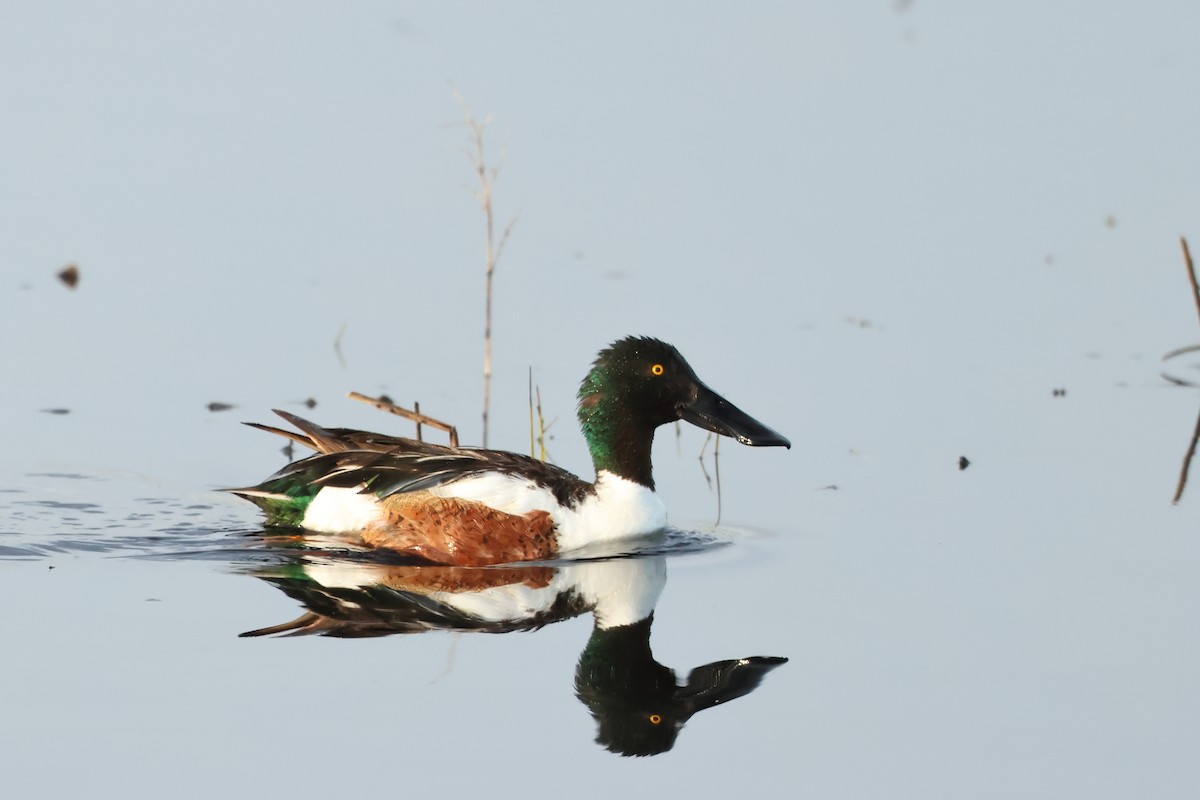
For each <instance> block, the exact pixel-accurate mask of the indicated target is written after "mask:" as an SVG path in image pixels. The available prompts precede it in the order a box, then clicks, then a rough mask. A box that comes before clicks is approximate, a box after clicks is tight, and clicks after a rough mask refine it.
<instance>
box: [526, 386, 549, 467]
mask: <svg viewBox="0 0 1200 800" xmlns="http://www.w3.org/2000/svg"><path fill="white" fill-rule="evenodd" d="M535 397H536V398H537V399H536V401H535V400H534V398H535ZM535 410H536V412H537V427H536V428H535V427H534V420H533V415H534V411H535ZM547 427H549V426H548V425H546V418H545V417H543V416H542V389H541V387H540V386H534V385H533V367H530V368H529V457H530V458H536V459H537V460H539V461H545V460H546V458H547V455H546V428H547ZM535 430H536V431H537V433H536V435H535V434H534V431H535Z"/></svg>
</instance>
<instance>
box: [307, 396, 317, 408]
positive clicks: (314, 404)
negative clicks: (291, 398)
mask: <svg viewBox="0 0 1200 800" xmlns="http://www.w3.org/2000/svg"><path fill="white" fill-rule="evenodd" d="M304 407H305V408H316V407H317V401H316V399H314V398H312V397H310V398H308V399H307V400H305V401H304Z"/></svg>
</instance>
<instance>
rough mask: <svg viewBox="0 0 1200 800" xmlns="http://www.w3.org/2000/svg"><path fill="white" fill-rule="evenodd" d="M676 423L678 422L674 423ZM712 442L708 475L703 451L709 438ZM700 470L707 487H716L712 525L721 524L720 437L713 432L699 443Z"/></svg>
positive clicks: (706, 448) (706, 447)
mask: <svg viewBox="0 0 1200 800" xmlns="http://www.w3.org/2000/svg"><path fill="white" fill-rule="evenodd" d="M676 424H678V423H676ZM710 439H711V440H712V442H713V474H712V477H709V474H708V467H706V466H704V452H705V451H706V450H708V442H709V440H710ZM699 461H700V471H701V472H702V473H704V482H705V483H707V484H708V488H709V489H712V488H713V484H714V483H716V487H717V518H716V520H714V521H713V525H714V526H715V525H720V524H721V437H720V436H718V435H717V434H715V433H709V434H707V435H705V437H704V444H702V445H700V456H699Z"/></svg>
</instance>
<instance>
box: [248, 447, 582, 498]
mask: <svg viewBox="0 0 1200 800" xmlns="http://www.w3.org/2000/svg"><path fill="white" fill-rule="evenodd" d="M489 472H494V473H500V474H503V475H508V476H511V477H513V478H517V479H521V480H526V481H529V482H530V483H531V484H532V485H534V486H537V487H539V488H542V489H545V490H546V491H548V492H551V493H552V494H553V496H554V498H555V500H557V501H558V502H559V503H562V504H564V505H568V506H574V505H575V504H576V503H578V502H579V501H580V500H581V499H583V498H584V497H586V496H587V495H588V494H589V493H590V492H592V491H593V490H594V487H593V485H592V484H590V483H588V482H586V481H584V480H581V479H580V478H578V477H577V476H575V475H572V474H571V473H570V472H567V471H566V470H564V469H561V468H560V467H556V466H554V465H553V464H547V463H545V462H544V461H538V460H537V459H536V458H530V457H529V456H524V455H520V454H518V453H509V452H506V451H503V450H476V449H472V448H458V449H451V448H439V450H438V451H437V452H425V451H403V452H396V451H382V450H342V451H335V452H328V453H319V454H317V455H315V456H309V457H308V458H304V459H301V460H299V461H294V462H292V463H291V464H288V465H287V466H286V467H284V468H283V469H281V470H279V472H276V473H275V474H274V475H272V476H271V477H269V478H267V479H266V480H265V481H263V482H262V483H261V484H259V485H258V486H255V487H251V488H250V489H235V490H233V491H234V492H235V493H238V494H242V495H243V496H247V497H251V499H253V495H259V496H261V495H263V494H267V495H270V496H273V497H291V498H296V497H303V496H311V495H314V494H316V492H317V491H319V490H320V489H321V488H323V487H326V486H334V487H355V486H361V487H363V492H370V493H372V494H374V495H376V496H377V497H379V498H384V497H388V496H390V495H394V494H399V493H402V492H417V491H421V490H427V489H433V488H434V487H437V486H442V485H445V484H447V483H451V482H453V481H456V480H460V479H463V478H469V477H473V476H477V475H482V474H484V473H489Z"/></svg>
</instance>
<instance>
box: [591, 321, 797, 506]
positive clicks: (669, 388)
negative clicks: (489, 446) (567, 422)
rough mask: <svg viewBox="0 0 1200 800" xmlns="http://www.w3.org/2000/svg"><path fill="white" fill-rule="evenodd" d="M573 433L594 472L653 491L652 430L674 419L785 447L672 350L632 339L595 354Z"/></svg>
mask: <svg viewBox="0 0 1200 800" xmlns="http://www.w3.org/2000/svg"><path fill="white" fill-rule="evenodd" d="M578 415H579V427H580V428H581V429H582V430H583V435H584V438H585V439H587V443H588V449H589V450H590V451H591V454H592V461H593V462H594V463H595V466H596V471H597V472H600V471H601V470H607V471H609V472H612V473H614V474H617V475H620V476H621V477H624V478H628V479H630V480H634V481H637V482H638V483H641V484H643V485H645V486H649V487H651V488H653V486H654V481H653V477H652V474H651V469H650V446H651V444H652V443H653V440H654V430H655V429H656V428H657V427H658V426H659V425H663V424H665V423H668V422H674V421H675V420H677V419H683V420H687V421H688V422H690V423H692V424H693V425H696V426H698V427H701V428H704V429H705V430H709V431H713V432H714V433H719V434H721V435H723V436H732V437H734V438H735V439H737V440H738V441H740V442H742V443H743V444H749V445H757V446H775V445H782V446H784V447H791V443H790V442H789V441H788V440H787V439H786V438H784V437H783V436H780V435H779V434H778V433H776V432H775V431H773V430H771V429H770V428H768V427H766V426H765V425H763V424H762V423H760V422H758V421H757V420H755V419H753V418H752V417H750V416H748V415H747V414H745V413H744V412H743V411H741V410H740V409H738V408H737V407H736V406H734V405H733V404H732V403H730V402H729V401H727V400H725V399H724V398H723V397H721V396H720V395H718V394H717V393H716V392H714V391H713V390H712V389H709V388H708V387H707V386H705V385H704V384H703V383H702V382H701V381H700V379H699V378H698V377H696V373H695V372H694V371H693V370H692V368H691V366H689V365H688V363H687V361H686V360H684V358H683V356H682V355H680V354H679V351H678V350H676V349H675V348H674V347H672V346H671V345H669V344H667V343H666V342H663V341H660V340H658V339H651V338H649V337H641V336H631V337H628V338H625V339H621V340H619V341H616V342H613V343H612V344H611V345H610V346H609V347H607V348H605V349H604V350H601V351H600V354H599V356H597V358H596V361H595V363H593V364H592V369H591V371H590V372H589V373H588V374H587V377H586V378H584V379H583V384H582V385H581V386H580V387H579V410H578Z"/></svg>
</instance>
